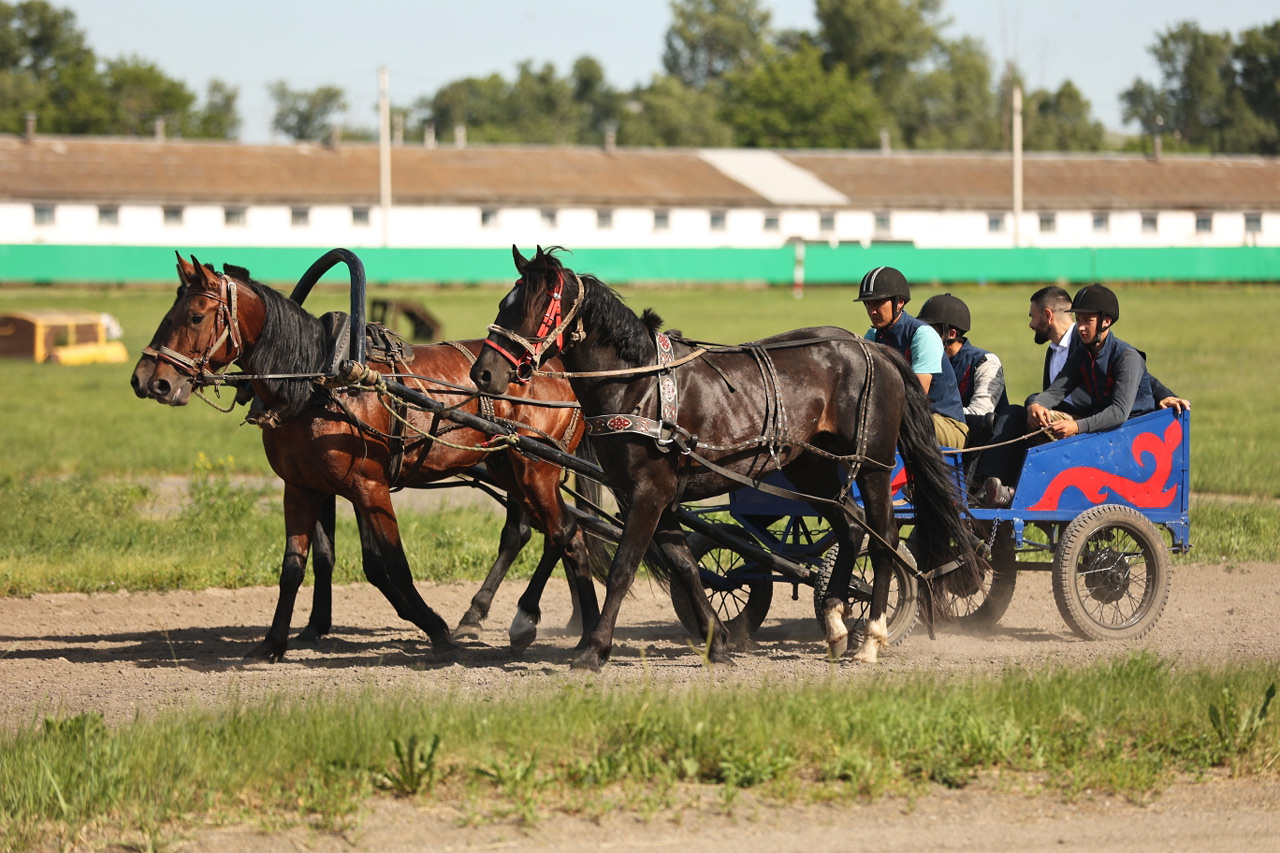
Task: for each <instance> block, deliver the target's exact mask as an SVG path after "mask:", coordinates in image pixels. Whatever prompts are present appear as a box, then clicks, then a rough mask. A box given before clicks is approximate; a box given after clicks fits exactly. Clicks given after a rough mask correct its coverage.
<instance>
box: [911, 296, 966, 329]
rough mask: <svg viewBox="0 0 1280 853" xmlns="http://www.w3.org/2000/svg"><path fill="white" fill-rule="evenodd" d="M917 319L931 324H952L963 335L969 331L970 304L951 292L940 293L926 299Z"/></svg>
mask: <svg viewBox="0 0 1280 853" xmlns="http://www.w3.org/2000/svg"><path fill="white" fill-rule="evenodd" d="M916 319H917V320H920V321H921V322H923V323H928V324H929V325H930V326H950V327H951V328H953V329H955V330H956V331H958V332H959V333H960V335H961V336H962V337H963V336H964V335H965V334H966V333H968V331H969V306H968V305H965V304H964V303H963V302H962V301H960V299H959V297H956V296H952V295H951V294H950V293H939V294H938V295H937V296H930V297H929V298H928V299H926V300H925V301H924V305H921V306H920V313H919V314H917V315H916Z"/></svg>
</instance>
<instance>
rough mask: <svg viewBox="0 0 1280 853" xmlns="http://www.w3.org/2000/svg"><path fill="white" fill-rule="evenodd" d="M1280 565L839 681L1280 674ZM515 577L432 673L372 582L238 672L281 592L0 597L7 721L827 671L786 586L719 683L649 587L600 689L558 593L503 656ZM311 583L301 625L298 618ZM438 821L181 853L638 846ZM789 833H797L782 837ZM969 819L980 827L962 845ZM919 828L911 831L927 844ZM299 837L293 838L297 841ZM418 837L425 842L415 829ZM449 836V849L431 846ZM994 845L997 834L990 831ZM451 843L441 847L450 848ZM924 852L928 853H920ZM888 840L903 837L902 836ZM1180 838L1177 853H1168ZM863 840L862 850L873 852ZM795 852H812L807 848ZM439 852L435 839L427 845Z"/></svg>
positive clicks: (1062, 830) (902, 845) (1194, 570)
mask: <svg viewBox="0 0 1280 853" xmlns="http://www.w3.org/2000/svg"><path fill="white" fill-rule="evenodd" d="M1278 569H1280V566H1276V565H1270V564H1250V565H1241V566H1236V567H1222V566H1205V565H1197V566H1185V567H1178V568H1176V569H1175V572H1174V577H1173V591H1172V594H1171V596H1170V600H1169V604H1168V607H1167V608H1166V610H1165V613H1164V615H1163V617H1162V618H1161V620H1160V622H1159V624H1158V625H1157V626H1156V628H1155V630H1154V631H1153V632H1152V633H1151V634H1150V635H1148V637H1147V638H1145V639H1144V640H1142V641H1141V642H1139V643H1137V644H1130V643H1089V642H1085V641H1082V640H1078V639H1076V638H1074V637H1073V636H1072V635H1071V634H1070V633H1069V632H1068V630H1067V628H1066V626H1065V625H1064V623H1063V621H1062V619H1061V617H1060V616H1059V614H1058V613H1057V610H1056V608H1055V606H1054V604H1053V596H1052V592H1051V589H1050V583H1049V581H1050V579H1049V577H1048V575H1047V574H1044V573H1023V574H1022V575H1020V576H1019V579H1018V590H1017V593H1016V594H1015V596H1014V601H1013V605H1012V606H1011V608H1010V610H1009V612H1008V614H1006V616H1005V618H1004V619H1003V620H1002V622H1001V626H1000V628H999V630H998V631H997V633H996V634H995V635H994V636H993V637H990V638H985V639H977V638H971V637H965V636H958V635H953V634H943V635H940V637H939V639H938V640H936V641H930V640H929V639H928V638H927V637H926V636H925V635H924V634H923V632H922V631H921V630H920V629H917V632H916V633H915V634H914V635H912V636H911V637H909V638H908V639H907V640H906V641H905V642H903V643H902V644H901V645H900V646H897V647H895V648H894V649H892V650H890V652H889V653H887V654H886V655H885V657H884V658H883V659H882V662H881V664H880V665H879V666H878V667H875V668H872V667H865V666H863V667H860V666H857V665H855V664H853V663H852V662H849V661H846V662H844V663H842V664H841V665H840V667H839V669H838V671H837V672H836V673H835V677H838V678H849V679H865V678H877V677H880V675H882V674H884V673H903V672H912V671H928V672H955V673H962V672H963V673H967V672H998V671H1001V670H1003V669H1005V668H1006V667H1010V666H1019V667H1028V668H1035V667H1039V666H1043V665H1054V664H1061V665H1071V664H1076V663H1085V662H1088V661H1092V660H1096V659H1098V658H1099V657H1103V656H1108V655H1117V654H1124V653H1126V652H1128V651H1131V650H1132V649H1134V648H1151V649H1153V650H1155V651H1157V652H1158V653H1159V654H1161V655H1163V656H1166V657H1174V658H1177V659H1180V660H1183V661H1187V662H1194V661H1208V662H1217V661H1228V660H1239V659H1250V658H1255V659H1264V660H1269V661H1277V660H1280V583H1277V577H1276V573H1277V570H1278ZM520 586H521V584H519V583H511V584H508V585H507V586H506V587H505V588H504V589H503V590H502V591H501V592H500V593H499V597H498V599H497V601H496V602H495V605H494V609H493V614H492V616H491V619H490V623H489V625H488V626H487V627H486V631H485V634H484V635H483V637H482V639H481V641H480V642H479V643H474V644H470V645H469V646H468V648H467V651H466V652H465V653H464V654H463V655H462V657H461V659H460V660H457V661H454V662H449V663H436V662H433V661H432V659H431V656H430V653H429V647H428V645H427V643H426V641H425V637H423V636H422V635H421V634H420V633H419V632H418V631H417V629H415V628H412V627H411V626H409V625H407V623H402V622H400V621H399V620H398V619H397V617H396V616H395V615H394V612H393V611H392V610H391V607H390V605H389V604H387V603H386V602H385V601H384V600H382V599H381V597H380V596H379V595H378V593H377V592H376V591H375V590H373V589H372V588H370V587H368V586H364V585H360V586H351V587H343V588H340V589H338V590H337V591H336V592H335V596H334V598H335V605H334V611H335V616H334V618H335V630H334V633H333V635H332V636H330V637H329V638H326V639H325V640H324V641H323V642H322V643H321V644H320V645H319V647H312V648H307V647H303V648H295V649H292V650H291V651H290V652H289V655H288V657H287V658H286V660H285V661H284V662H283V663H281V664H276V665H271V664H262V663H252V664H246V663H244V662H243V660H242V659H241V656H242V655H243V654H244V652H245V651H246V650H248V648H250V647H251V646H252V645H253V644H254V643H256V641H257V640H259V639H260V638H261V636H262V634H263V632H264V630H265V626H266V624H267V622H268V620H269V618H270V614H271V610H272V607H273V606H274V602H275V595H276V593H275V590H274V589H272V588H256V589H246V590H234V591H227V590H210V591H206V592H200V593H170V594H134V595H130V594H114V595H97V596H86V595H74V594H72V595H41V596H36V597H35V598H33V599H30V600H18V599H4V600H0V625H3V626H4V627H3V629H0V690H2V691H3V692H2V693H0V695H3V697H4V699H3V706H2V707H3V715H2V716H3V724H5V725H13V724H20V723H22V722H24V721H29V720H30V719H31V714H32V712H33V710H39V711H43V712H46V713H62V714H66V713H73V712H77V711H82V710H90V709H92V710H97V711H100V712H102V713H103V714H104V715H105V716H106V717H107V719H108V720H109V721H123V720H127V719H129V718H131V717H132V716H133V715H134V714H135V712H138V711H141V712H142V713H144V714H146V713H150V712H152V711H155V710H157V709H161V708H169V707H184V706H188V705H192V704H197V703H198V704H201V705H209V704H217V703H219V702H222V701H224V700H226V699H228V698H229V697H231V696H233V695H238V696H239V697H240V698H241V699H248V698H250V697H253V696H258V695H265V694H269V693H273V692H277V691H287V692H296V691H311V690H318V689H322V688H323V689H325V690H329V691H332V690H334V689H341V688H343V687H358V686H366V685H374V686H392V685H405V686H412V687H413V688H414V689H415V690H419V691H427V692H430V691H435V690H438V691H458V692H460V693H463V694H469V695H482V694H485V693H490V692H492V693H499V692H502V693H507V692H510V691H511V690H512V689H513V685H515V684H518V685H519V688H518V689H520V690H522V691H525V690H535V689H538V688H554V687H555V686H557V685H560V684H562V683H564V682H565V681H566V680H570V681H576V680H580V679H583V678H595V679H598V680H599V681H601V682H603V683H605V684H615V683H616V684H635V683H637V681H638V680H640V678H641V677H642V676H643V677H646V678H649V679H651V680H654V681H656V682H659V683H670V684H681V683H693V682H705V681H706V680H708V679H710V680H713V681H715V682H720V683H751V682H762V681H764V680H766V679H767V680H768V681H769V682H770V683H771V684H774V685H776V684H778V683H785V682H787V681H788V680H796V679H811V678H818V677H823V676H824V675H825V674H826V673H827V672H828V668H827V664H826V663H825V662H824V658H823V644H822V642H821V635H820V633H819V631H818V629H817V624H816V622H815V620H814V618H813V616H812V603H811V600H810V597H809V596H810V594H811V593H810V590H809V589H808V588H805V587H801V589H800V599H799V600H798V601H792V600H791V599H790V595H789V593H790V588H789V587H780V588H778V589H777V590H776V593H775V599H774V604H773V608H772V610H771V611H770V616H769V619H768V620H767V621H766V622H765V624H764V626H763V627H762V628H761V630H760V631H759V632H758V633H757V635H756V638H755V639H756V642H757V645H756V648H755V649H754V650H752V651H750V652H744V653H740V654H739V655H738V656H737V665H736V666H735V667H733V668H731V669H716V670H712V671H708V670H705V669H703V668H702V667H701V665H700V663H699V658H698V656H697V655H696V654H695V653H694V652H693V651H692V650H691V648H690V647H689V645H688V640H687V639H686V637H685V635H684V633H683V631H682V630H681V629H680V628H679V627H678V625H677V624H676V623H675V620H674V617H673V616H672V611H671V605H670V602H669V601H668V599H667V597H666V595H665V594H664V593H663V592H662V591H661V590H660V589H658V588H657V587H650V586H648V585H647V584H643V583H642V584H641V585H640V586H639V587H638V588H637V590H636V592H635V594H634V596H633V597H632V600H631V601H629V602H628V603H627V605H626V606H625V607H624V609H623V619H622V623H621V625H620V629H619V632H618V642H617V644H616V646H615V649H614V655H613V660H612V662H611V663H610V664H609V665H608V666H607V667H606V668H605V670H604V672H602V673H601V674H599V675H594V676H589V675H584V674H582V673H576V672H570V671H569V669H568V666H567V661H568V658H569V650H570V648H571V647H572V645H573V643H574V642H575V641H576V639H577V638H576V635H574V634H571V633H569V632H567V631H565V630H564V629H563V627H562V626H564V625H565V623H566V621H567V619H568V615H569V605H568V595H567V590H566V587H565V585H564V584H563V582H562V581H560V580H559V579H557V580H556V581H554V582H553V585H552V586H551V587H549V592H548V596H547V601H546V603H545V604H546V609H545V613H546V615H545V617H544V620H543V628H542V632H541V635H540V637H539V639H538V640H537V642H536V643H535V644H534V646H533V647H532V648H531V649H530V650H529V651H528V652H526V653H525V654H524V655H520V656H517V655H514V654H512V653H511V652H510V650H509V649H508V648H507V645H506V625H507V623H508V622H509V621H510V618H511V616H512V614H513V612H514V607H515V599H516V598H517V597H518V594H519V591H520V590H519V587H520ZM421 589H422V593H423V596H424V598H426V600H427V601H428V602H429V603H430V604H431V605H432V606H434V607H435V608H436V609H437V610H439V611H440V612H441V613H442V614H443V615H444V616H445V618H446V619H447V620H449V621H450V622H451V623H452V622H455V621H456V620H457V619H458V617H459V616H460V615H461V614H462V612H463V611H464V610H465V608H466V605H467V603H468V601H469V599H470V596H471V594H472V592H473V588H472V587H471V586H465V587H464V586H456V585H447V586H435V585H425V584H424V585H422V587H421ZM309 599H310V595H309V589H308V590H304V594H303V596H302V604H301V606H300V607H299V611H298V613H297V614H296V615H295V618H294V625H295V627H299V626H301V625H302V624H304V623H305V616H306V612H307V609H308V606H309ZM1277 809H1280V785H1272V784H1267V783H1259V782H1256V781H1255V782H1249V783H1239V782H1230V781H1220V782H1216V783H1213V784H1211V785H1209V786H1187V788H1186V789H1185V790H1184V789H1183V788H1182V787H1178V788H1175V789H1174V790H1173V791H1170V792H1168V793H1167V794H1166V795H1165V796H1164V797H1162V798H1160V799H1159V800H1157V802H1156V804H1155V805H1153V806H1149V807H1147V808H1144V809H1138V808H1136V807H1134V806H1131V805H1127V804H1124V803H1122V802H1117V801H1111V800H1099V801H1096V802H1093V801H1091V802H1086V803H1083V804H1077V805H1072V806H1066V805H1063V804H1060V803H1056V802H1053V801H1050V799H1048V798H1043V797H1041V798H1035V799H1024V798H1022V797H1017V796H1010V795H1007V794H994V793H993V792H992V791H989V790H988V791H983V790H981V789H979V790H972V789H971V790H969V791H962V792H959V793H952V792H939V793H938V794H937V795H935V796H931V797H928V798H926V799H925V800H924V801H922V802H920V803H918V804H916V806H915V807H914V809H908V808H907V807H906V805H905V804H902V803H895V804H889V805H886V806H884V807H883V808H880V809H873V810H870V811H868V810H867V809H865V808H863V807H858V808H854V809H836V810H832V809H825V810H823V809H819V810H806V811H805V814H804V815H801V816H797V815H794V814H792V813H780V812H775V811H773V810H771V809H768V808H756V807H747V808H746V809H745V814H747V815H750V817H747V818H745V819H744V818H743V814H744V811H743V809H742V808H740V809H739V810H738V815H737V817H736V819H734V820H731V821H726V820H724V819H723V818H722V817H717V816H716V814H715V811H716V810H715V809H711V810H709V811H708V812H707V813H706V814H702V813H699V814H697V815H687V816H685V817H683V818H682V819H681V822H680V823H679V824H678V825H677V824H668V823H667V822H666V821H657V822H656V823H654V824H646V825H645V828H644V830H643V832H642V833H641V835H642V837H643V839H644V845H643V846H665V845H667V844H675V843H677V841H679V842H680V843H687V842H688V841H690V840H693V839H695V838H699V837H700V838H701V839H702V840H703V841H709V840H711V839H715V840H716V841H718V842H723V841H726V840H733V841H734V843H736V844H738V845H739V846H742V847H743V848H744V849H769V850H791V849H795V850H801V849H803V850H806V851H808V850H813V849H823V848H825V847H829V846H835V845H837V843H838V842H839V843H848V841H849V839H850V838H851V837H852V836H851V835H850V833H859V834H861V833H863V832H864V831H865V830H866V829H867V822H868V821H869V820H873V821H875V822H876V825H877V827H879V829H880V830H882V831H884V832H885V833H887V835H886V836H884V838H883V839H881V842H877V844H876V846H877V847H880V848H882V849H887V850H913V849H925V848H929V849H938V848H939V846H940V847H941V849H952V850H976V849H989V848H990V847H992V846H997V847H1003V846H1005V845H1001V844H995V845H993V844H992V842H993V840H994V839H996V838H999V837H1000V835H999V828H1000V827H1004V828H1005V829H1006V830H1008V831H1013V830H1009V827H1015V826H1016V827H1017V829H1016V831H1017V833H1018V835H1017V838H1018V839H1019V841H1018V842H1017V843H1015V844H1014V845H1013V846H1016V847H1019V848H1021V849H1036V848H1037V847H1043V848H1045V849H1047V848H1049V847H1051V846H1052V847H1054V848H1055V849H1062V848H1063V846H1064V845H1065V846H1066V847H1068V848H1070V847H1078V848H1079V849H1090V850H1097V849H1112V850H1139V849H1141V850H1145V849H1172V848H1173V847H1175V846H1176V847H1178V848H1183V847H1186V846H1188V845H1189V844H1195V843H1201V844H1202V845H1203V846H1205V847H1206V848H1207V849H1227V848H1228V847H1236V846H1244V845H1246V844H1249V845H1254V846H1256V845H1257V844H1258V842H1261V841H1264V839H1265V842H1266V843H1263V844H1262V845H1261V846H1263V847H1265V846H1267V843H1271V842H1273V841H1274V838H1276V837H1280V811H1277ZM445 818H446V816H445V815H443V814H439V813H432V812H426V813H419V812H417V811H415V810H414V809H411V808H408V807H402V806H399V805H395V804H380V805H378V806H376V807H375V809H374V811H373V812H372V813H371V814H370V817H369V821H368V822H367V823H366V826H365V827H364V829H363V830H361V831H360V832H357V833H354V834H352V835H351V836H350V837H349V838H347V839H346V840H343V839H339V838H317V837H313V836H309V835H306V834H305V833H302V831H301V830H299V831H297V832H296V833H294V834H293V835H286V836H280V837H274V838H266V837H262V836H259V835H257V834H256V833H254V832H252V831H249V832H248V833H247V834H239V833H236V834H235V837H234V838H232V837H229V836H228V835H227V834H226V833H223V832H220V833H201V834H200V835H198V836H196V837H194V838H193V839H192V840H191V843H192V846H191V847H189V848H187V849H209V850H212V849H215V847H219V846H225V845H226V844H235V845H238V846H240V847H241V848H243V849H245V850H267V849H286V847H287V848H288V849H293V846H292V845H293V844H294V843H301V844H304V845H305V846H307V847H310V848H313V849H350V848H349V847H343V845H344V844H347V843H348V842H352V843H355V844H357V845H358V846H360V847H361V848H363V849H393V848H395V847H397V846H400V847H402V848H403V849H412V848H415V847H416V846H417V844H415V839H416V840H417V841H418V842H419V843H425V842H426V841H427V840H428V839H430V840H431V841H432V842H436V843H443V844H446V846H452V845H458V846H471V845H482V846H488V845H497V846H508V845H511V846H516V847H524V846H551V847H554V848H556V849H566V850H567V849H587V848H591V849H596V848H598V847H599V846H600V844H601V836H600V835H599V833H601V832H603V834H604V838H606V839H612V841H613V842H614V843H616V844H617V845H619V847H618V849H635V848H637V847H638V846H641V845H640V844H639V842H638V838H639V836H637V827H636V825H635V824H634V822H633V821H631V820H630V819H623V818H616V819H610V820H608V821H606V824H605V826H604V827H603V828H602V827H596V826H594V825H593V824H583V825H581V826H579V827H577V828H576V829H574V824H573V822H571V821H570V822H564V821H556V822H554V823H553V825H544V826H541V827H539V828H537V829H535V830H534V831H533V832H532V834H521V833H519V832H515V831H514V830H512V829H511V828H510V827H487V828H481V829H468V830H462V829H459V828H458V827H456V826H455V825H454V823H453V821H452V820H448V819H445ZM793 821H798V823H796V824H795V826H799V827H803V830H798V829H795V828H794V826H790V825H791V824H792V823H793ZM975 821H977V822H979V823H985V824H989V826H988V827H987V829H986V830H985V831H982V832H969V831H961V828H962V827H972V826H973V825H974V823H975ZM922 832H923V835H921V833H922ZM299 833H301V834H299ZM424 833H426V834H425V835H424ZM442 833H443V835H442ZM993 833H996V834H993ZM446 838H447V841H446ZM929 838H932V842H928V841H927V840H928V839H929ZM895 839H896V840H895ZM1175 839H1176V841H1175ZM868 840H869V839H868ZM801 842H804V843H803V844H802V843H801ZM433 846H435V844H433Z"/></svg>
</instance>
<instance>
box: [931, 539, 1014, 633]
mask: <svg viewBox="0 0 1280 853" xmlns="http://www.w3.org/2000/svg"><path fill="white" fill-rule="evenodd" d="M990 564H991V566H990V572H985V571H984V572H983V577H982V586H981V588H980V589H978V590H977V591H976V592H975V593H974V594H973V595H968V596H957V595H951V594H949V593H948V592H946V585H945V584H937V586H936V588H938V589H941V590H943V594H944V595H947V596H948V597H949V599H950V602H949V603H950V605H951V612H952V613H954V614H955V615H954V616H953V617H952V618H951V619H950V620H949V621H948V623H947V624H949V625H954V626H955V627H957V628H959V629H960V630H961V631H962V632H964V633H966V634H972V635H975V636H983V635H986V634H990V633H991V632H992V631H994V630H995V627H996V625H998V624H999V623H1000V620H1001V619H1002V618H1003V617H1004V614H1005V611H1007V610H1008V609H1009V604H1010V603H1011V602H1012V601H1013V591H1014V588H1015V587H1016V586H1017V583H1018V560H1017V552H1016V550H1015V549H1014V547H1013V540H1012V539H1011V538H1009V537H1007V536H1005V537H999V538H997V540H996V541H994V542H992V543H991V560H990Z"/></svg>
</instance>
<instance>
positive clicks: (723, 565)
mask: <svg viewBox="0 0 1280 853" xmlns="http://www.w3.org/2000/svg"><path fill="white" fill-rule="evenodd" d="M716 530H717V531H719V532H720V533H721V534H722V535H724V536H732V537H734V538H735V539H741V540H743V541H744V542H751V541H753V540H752V539H751V537H750V536H749V535H747V533H746V532H745V531H744V530H742V528H740V527H737V526H735V525H733V524H717V525H716ZM689 550H690V551H692V552H693V558H694V559H695V560H697V561H698V565H699V566H700V567H701V568H702V570H703V571H706V572H714V573H715V574H718V575H722V576H725V577H729V576H731V575H732V574H733V573H734V572H741V571H743V570H744V569H746V568H748V567H750V566H751V565H752V564H751V563H749V562H748V561H747V558H746V557H743V556H742V555H741V554H739V553H738V552H737V551H734V550H733V549H731V548H726V547H725V546H724V545H722V544H720V543H719V542H716V541H715V540H713V539H711V538H710V537H708V536H704V535H703V534H701V533H690V534H689ZM707 599H708V601H710V602H711V609H712V610H714V611H715V613H716V615H717V616H718V617H720V621H721V622H723V623H724V627H725V629H726V630H727V631H728V632H729V638H730V640H731V641H733V642H739V641H741V640H744V639H746V638H749V637H750V636H751V635H752V634H754V633H755V632H756V631H757V630H758V629H759V628H760V625H761V624H763V623H764V617H765V616H767V615H768V613H769V606H770V605H771V604H773V581H772V580H752V581H749V582H747V583H743V584H740V585H738V586H736V587H734V588H733V589H731V590H725V591H723V592H722V591H719V590H708V591H707ZM671 604H672V606H673V607H674V608H675V610H676V616H677V617H679V619H680V624H681V625H683V626H684V629H685V630H686V631H688V632H689V634H690V635H691V636H693V637H694V638H695V639H697V640H699V641H700V642H706V639H707V638H706V637H704V636H702V632H701V631H699V630H698V618H697V616H696V615H695V613H694V608H693V602H692V601H690V600H689V597H688V596H687V595H685V591H684V587H682V586H680V584H678V583H672V584H671Z"/></svg>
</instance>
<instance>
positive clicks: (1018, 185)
mask: <svg viewBox="0 0 1280 853" xmlns="http://www.w3.org/2000/svg"><path fill="white" fill-rule="evenodd" d="M1021 232H1022V87H1021V86H1019V85H1018V84H1016V83H1015V84H1014V86H1013V247H1014V248H1015V249H1016V248H1018V247H1019V246H1020V245H1022V235H1021Z"/></svg>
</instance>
